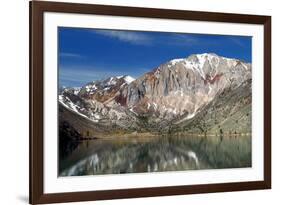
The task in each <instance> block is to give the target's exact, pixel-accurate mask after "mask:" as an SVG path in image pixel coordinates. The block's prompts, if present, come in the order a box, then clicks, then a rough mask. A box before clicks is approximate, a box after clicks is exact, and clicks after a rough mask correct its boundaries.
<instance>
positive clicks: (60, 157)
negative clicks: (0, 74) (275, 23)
mask: <svg viewBox="0 0 281 205" xmlns="http://www.w3.org/2000/svg"><path fill="white" fill-rule="evenodd" d="M270 188H271V17H270V16H258V15H245V14H226V13H211V12H198V11H183V10H165V9H154V8H133V7H118V6H104V5H91V4H74V3H57V2H45V1H44V2H40V1H31V2H30V203H31V204H41V203H57V202H75V201H86V200H104V199H117V198H133V197H151V196H164V195H180V194H193V193H210V192H226V191H240V190H253V189H270Z"/></svg>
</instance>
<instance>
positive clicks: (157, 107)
mask: <svg viewBox="0 0 281 205" xmlns="http://www.w3.org/2000/svg"><path fill="white" fill-rule="evenodd" d="M249 78H251V65H250V64H246V63H243V62H241V61H239V60H236V59H229V58H224V57H220V56H217V55H216V54H200V55H191V56H189V57H187V58H184V59H174V60H171V61H169V62H167V63H165V64H163V65H161V66H159V67H158V68H156V69H154V70H153V71H151V72H149V73H146V74H144V75H143V76H142V77H140V78H138V79H136V80H135V81H133V82H132V83H131V84H129V85H128V86H126V87H124V88H123V89H122V90H121V92H120V95H119V96H117V97H116V98H115V99H116V101H117V102H119V103H121V104H122V105H123V106H127V107H129V108H130V109H131V110H132V111H134V112H135V113H137V114H140V115H154V116H157V117H159V118H163V119H172V118H174V117H177V116H179V115H183V114H186V113H188V116H189V117H190V118H191V117H192V116H194V115H195V114H196V112H197V110H198V109H199V108H201V107H202V106H204V105H206V104H208V103H209V102H210V101H211V100H212V99H213V98H214V97H215V96H216V95H217V94H218V93H220V92H221V91H223V90H224V89H225V88H227V87H229V86H234V85H236V86H239V85H240V84H241V83H242V82H244V81H245V80H246V79H249Z"/></svg>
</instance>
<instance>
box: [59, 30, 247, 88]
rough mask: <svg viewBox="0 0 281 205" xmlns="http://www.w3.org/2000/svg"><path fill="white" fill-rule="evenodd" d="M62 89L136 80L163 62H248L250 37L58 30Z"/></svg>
mask: <svg viewBox="0 0 281 205" xmlns="http://www.w3.org/2000/svg"><path fill="white" fill-rule="evenodd" d="M58 38H59V45H58V52H59V54H58V58H59V63H58V67H59V84H60V86H67V87H72V86H82V85H84V84H86V83H88V82H91V81H95V80H101V79H105V78H107V77H110V76H117V75H130V76H132V77H135V78H137V77H139V76H141V75H142V74H144V73H145V72H148V71H151V70H152V69H154V68H155V67H157V66H159V65H160V64H162V63H165V62H167V61H169V60H171V59H174V58H185V57H187V56H189V55H191V54H198V53H216V54H218V55H221V56H225V57H230V58H238V59H241V60H244V61H246V62H251V61H252V38H251V37H247V36H222V35H203V34H182V33H164V32H141V31H117V30H98V29H84V28H64V27H59V28H58Z"/></svg>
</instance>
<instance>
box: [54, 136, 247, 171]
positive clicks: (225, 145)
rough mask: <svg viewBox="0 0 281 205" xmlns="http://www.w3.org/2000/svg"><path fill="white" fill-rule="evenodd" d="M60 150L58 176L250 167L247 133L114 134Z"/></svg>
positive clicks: (64, 143)
mask: <svg viewBox="0 0 281 205" xmlns="http://www.w3.org/2000/svg"><path fill="white" fill-rule="evenodd" d="M68 143H71V144H72V146H69V144H68ZM73 144H75V146H73ZM70 147H71V150H69V148H70ZM60 149H62V150H63V151H62V152H61V153H67V155H66V154H64V155H62V154H60V156H59V176H81V175H98V174H119V173H140V172H159V171H183V170H195V169H220V168H241V167H251V136H249V135H247V136H204V137H202V136H161V137H155V136H151V137H147V136H146V137H136V138H134V137H130V138H120V137H118V138H110V139H96V140H88V141H81V142H79V143H78V142H76V143H73V142H67V143H66V142H63V143H60ZM64 149H68V150H67V151H64Z"/></svg>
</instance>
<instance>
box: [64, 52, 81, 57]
mask: <svg viewBox="0 0 281 205" xmlns="http://www.w3.org/2000/svg"><path fill="white" fill-rule="evenodd" d="M60 57H67V58H82V57H83V56H82V55H80V54H76V53H67V52H61V53H60Z"/></svg>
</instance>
